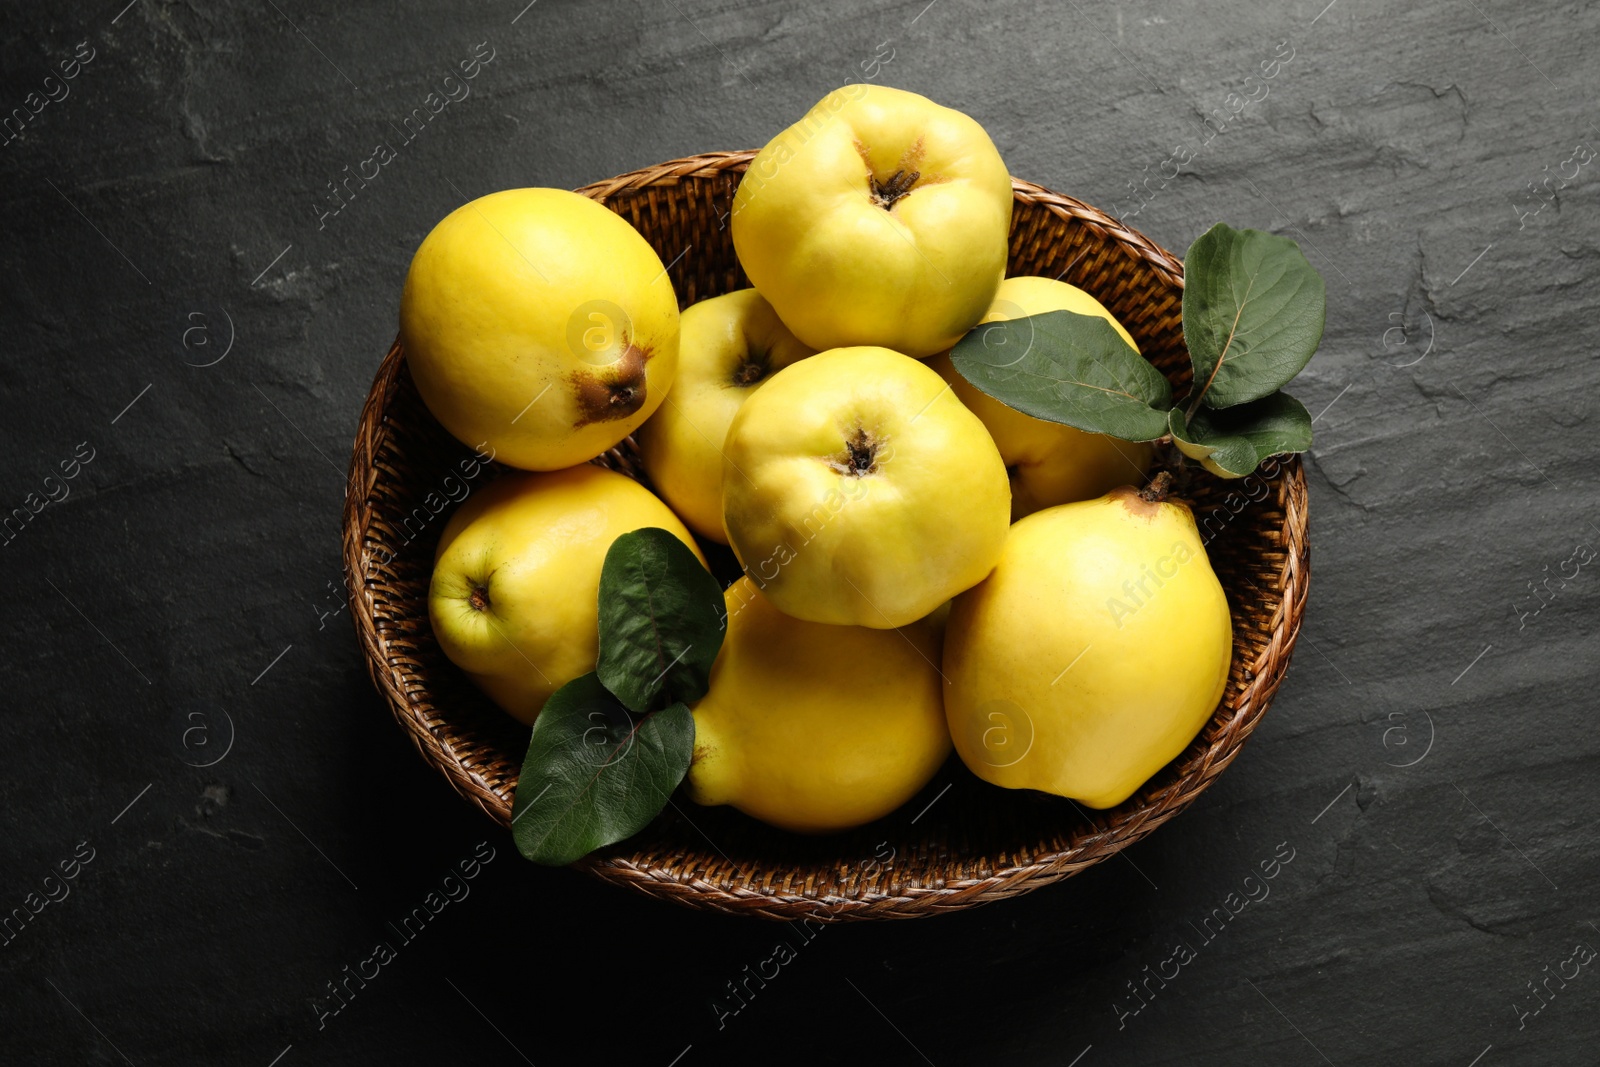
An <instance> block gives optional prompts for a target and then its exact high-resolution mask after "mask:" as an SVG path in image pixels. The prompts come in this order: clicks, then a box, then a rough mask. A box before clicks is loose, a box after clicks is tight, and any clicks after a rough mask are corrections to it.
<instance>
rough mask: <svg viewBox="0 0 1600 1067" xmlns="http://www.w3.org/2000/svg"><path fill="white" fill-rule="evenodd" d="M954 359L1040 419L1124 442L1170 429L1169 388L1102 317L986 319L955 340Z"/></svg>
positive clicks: (981, 385)
mask: <svg viewBox="0 0 1600 1067" xmlns="http://www.w3.org/2000/svg"><path fill="white" fill-rule="evenodd" d="M950 362H951V364H953V365H954V366H955V368H956V371H957V372H958V373H959V374H960V375H961V376H962V377H963V378H965V379H966V380H967V381H969V382H971V383H972V384H973V386H974V387H975V388H976V389H978V390H979V391H980V392H984V393H987V394H989V395H990V396H992V397H994V398H995V399H996V400H998V401H1000V402H1001V403H1002V404H1006V405H1007V406H1009V407H1013V408H1016V409H1017V410H1018V411H1020V412H1022V413H1024V414H1026V415H1032V416H1033V417H1034V418H1036V419H1044V420H1046V421H1048V422H1060V423H1065V424H1066V425H1068V426H1072V427H1075V428H1077V429H1079V430H1084V431H1087V432H1089V433H1104V434H1110V435H1111V436H1113V437H1120V438H1122V439H1123V440H1125V441H1154V440H1155V439H1156V438H1158V437H1160V436H1162V435H1163V434H1165V433H1166V432H1167V408H1169V407H1171V406H1172V387H1171V386H1169V385H1168V384H1167V379H1166V378H1165V377H1163V376H1162V374H1161V372H1160V371H1158V370H1156V369H1155V368H1154V367H1152V366H1151V365H1150V363H1149V362H1148V361H1147V360H1146V359H1145V358H1144V357H1143V356H1141V355H1139V353H1138V352H1136V351H1134V349H1133V348H1132V346H1130V345H1129V344H1128V342H1126V341H1124V340H1123V339H1122V336H1121V335H1120V334H1118V333H1117V331H1116V330H1115V329H1114V328H1113V327H1112V325H1111V324H1110V323H1109V322H1107V321H1106V320H1105V319H1103V318H1101V317H1100V316H1098V315H1079V314H1077V313H1076V312H1072V311H1047V312H1045V313H1044V314H1042V315H1028V316H1026V317H1024V318H1020V319H1010V320H1008V321H1003V322H990V323H984V324H982V325H980V326H976V327H974V328H973V329H972V331H971V332H970V333H968V334H967V335H966V336H965V337H963V338H962V339H961V340H960V341H958V342H956V346H955V347H954V348H952V349H951V350H950Z"/></svg>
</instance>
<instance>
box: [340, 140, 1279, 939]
mask: <svg viewBox="0 0 1600 1067" xmlns="http://www.w3.org/2000/svg"><path fill="white" fill-rule="evenodd" d="M754 155H755V152H754V151H753V150H743V151H722V152H707V153H702V154H699V155H694V156H688V157H685V158H682V159H675V160H669V161H667V162H664V163H660V164H657V165H654V166H650V167H643V168H640V169H638V170H635V171H630V172H628V173H626V174H621V175H617V176H616V177H613V178H608V179H605V180H604V181H600V182H595V183H592V184H590V185H586V186H583V187H582V188H580V189H578V190H576V191H577V192H579V193H582V194H584V195H586V196H589V197H591V198H593V199H596V200H598V201H600V202H602V203H604V202H607V201H608V200H610V199H612V198H614V197H624V196H628V195H632V194H636V193H639V192H640V191H648V190H651V189H653V188H656V187H663V186H672V185H676V184H678V183H682V182H685V181H693V180H697V179H706V178H718V177H721V176H724V175H726V174H728V173H730V172H731V173H733V174H737V173H739V172H742V170H743V169H744V168H745V167H746V166H747V165H748V163H749V161H750V159H751V158H752V157H753V156H754ZM1012 189H1013V195H1014V197H1015V199H1016V200H1017V201H1018V202H1032V203H1035V204H1039V205H1042V206H1043V207H1045V208H1046V209H1047V210H1049V211H1051V212H1053V213H1055V214H1057V215H1060V216H1063V217H1066V218H1069V219H1071V220H1073V221H1074V222H1075V223H1076V224H1080V225H1083V226H1085V227H1088V228H1089V230H1090V231H1091V232H1092V233H1094V234H1095V235H1096V236H1097V237H1099V238H1100V239H1101V240H1103V241H1106V242H1110V243H1113V244H1115V245H1120V246H1121V247H1122V248H1123V249H1125V250H1127V251H1128V252H1129V254H1131V255H1132V256H1134V257H1137V259H1138V260H1139V261H1140V262H1141V263H1142V264H1143V265H1144V266H1146V267H1148V268H1149V269H1150V270H1152V271H1154V272H1155V273H1156V275H1157V276H1158V277H1159V278H1160V280H1161V281H1162V282H1163V283H1164V284H1166V285H1168V286H1172V287H1174V288H1178V289H1181V287H1182V285H1183V265H1182V262H1181V261H1180V260H1179V259H1177V258H1176V257H1174V256H1173V255H1172V253H1171V252H1169V251H1167V250H1166V249H1164V248H1162V247H1161V246H1160V245H1157V244H1156V243H1154V242H1153V241H1151V240H1150V239H1149V238H1147V237H1145V236H1144V235H1143V234H1142V233H1139V232H1138V231H1137V230H1134V229H1131V228H1129V227H1126V226H1123V225H1122V224H1121V223H1120V222H1118V221H1117V220H1116V219H1114V218H1112V217H1110V216H1108V215H1106V214H1105V213H1104V212H1102V211H1100V210H1099V209H1097V208H1095V207H1093V206H1092V205H1089V204H1086V203H1084V202H1082V201H1080V200H1077V199H1076V198H1074V197H1071V196H1067V195H1065V194H1061V193H1057V192H1054V191H1052V190H1050V189H1047V188H1045V187H1043V186H1040V185H1037V184H1035V183H1033V182H1029V181H1025V180H1023V179H1019V178H1012ZM1063 273H1065V271H1063ZM403 372H404V365H403V353H402V351H401V346H400V342H399V339H398V338H397V339H396V340H395V342H394V343H393V345H392V346H391V347H390V350H389V353H388V355H387V356H386V357H385V359H384V361H383V363H382V365H381V366H380V367H379V370H378V372H377V374H376V376H375V378H374V382H373V387H372V389H371V391H370V392H369V394H368V396H367V399H366V402H365V404H364V405H363V408H362V412H361V419H360V423H359V428H358V431H357V434H356V440H355V444H354V448H353V450H352V456H351V466H350V479H349V482H348V489H347V494H346V499H345V506H344V513H343V523H342V527H343V555H344V563H345V569H346V580H347V584H348V587H349V589H350V591H351V592H352V602H353V603H354V604H355V605H356V610H353V611H352V612H351V615H352V619H353V621H354V623H355V627H356V632H357V637H358V641H359V643H360V645H361V649H362V653H363V658H364V660H365V662H366V664H367V667H368V671H369V674H370V675H371V677H372V679H373V682H374V685H375V686H376V687H377V688H378V690H379V692H380V693H382V694H383V695H384V697H385V700H386V703H387V704H388V706H389V708H390V711H391V713H392V714H393V715H394V716H395V718H396V719H397V721H398V722H399V723H400V725H401V726H402V728H403V729H404V730H405V732H406V734H407V736H408V737H410V739H411V740H412V742H413V743H414V744H415V745H416V746H417V748H418V749H419V751H420V752H421V754H422V755H423V757H424V759H425V760H427V762H429V763H430V764H432V765H433V766H434V767H436V768H437V769H439V770H440V771H441V772H442V773H444V775H445V776H446V778H447V780H448V781H449V782H450V784H451V786H452V787H453V788H455V789H456V791H457V792H459V793H461V794H462V796H464V797H465V798H466V799H468V800H469V801H471V802H472V803H473V804H474V805H475V806H477V807H478V808H479V809H480V810H481V811H483V812H484V813H485V814H486V815H487V816H488V817H490V818H491V819H493V820H495V821H496V822H497V823H499V824H500V825H501V826H509V823H510V811H511V790H510V789H509V788H507V787H502V788H496V786H495V785H494V783H493V782H491V781H490V780H489V778H487V777H485V774H484V773H483V767H482V766H481V764H480V763H478V762H477V761H475V760H474V759H473V758H471V756H470V755H463V754H462V753H461V752H459V751H457V750H456V748H455V747H454V746H453V745H452V743H451V741H450V739H448V738H445V737H442V736H440V732H439V731H437V730H436V729H435V728H434V727H432V726H430V724H429V723H428V722H427V721H425V719H424V718H423V716H422V714H421V713H420V712H419V709H418V706H417V703H416V699H415V698H416V692H415V689H414V686H413V684H412V682H411V680H410V679H409V678H407V677H406V676H404V674H403V672H401V671H399V670H398V669H397V668H396V667H395V666H394V665H393V663H392V662H391V657H390V652H389V645H388V641H387V638H386V636H385V634H384V632H383V630H382V629H381V628H380V627H379V626H378V625H377V621H376V616H375V596H376V584H377V583H375V582H373V581H372V580H370V579H369V575H371V574H372V573H373V571H374V569H375V566H377V565H376V564H375V555H374V553H373V551H372V546H373V543H374V542H373V541H372V539H371V538H370V537H369V529H370V523H371V520H372V516H373V508H372V507H371V506H370V502H371V501H372V499H373V493H374V489H375V487H376V486H377V485H378V484H379V482H380V479H381V478H384V477H388V476H390V475H389V472H386V471H384V470H382V469H380V467H379V465H378V464H377V463H376V462H375V460H376V459H377V457H378V454H379V452H380V450H381V448H382V447H383V445H384V443H385V435H387V434H388V432H389V428H388V424H387V413H388V411H389V409H390V406H391V404H392V403H393V401H394V398H395V395H396V392H397V390H398V389H399V387H400V383H401V376H402V374H403ZM1279 471H1280V481H1279V489H1278V492H1279V495H1280V497H1281V500H1282V503H1283V507H1284V517H1285V521H1284V529H1283V536H1284V552H1283V556H1284V559H1283V564H1282V567H1281V568H1279V571H1278V573H1277V576H1276V577H1277V579H1278V584H1277V587H1278V588H1281V589H1282V597H1281V603H1280V604H1279V606H1278V610H1277V611H1276V613H1275V615H1274V616H1273V618H1272V620H1271V636H1270V638H1269V639H1268V640H1267V642H1266V644H1265V646H1264V647H1263V650H1262V652H1261V654H1260V655H1259V656H1257V657H1256V660H1255V661H1254V662H1252V663H1250V664H1248V665H1247V666H1246V667H1245V668H1244V671H1245V675H1246V677H1247V678H1248V679H1249V681H1248V683H1247V685H1246V686H1245V688H1244V690H1243V692H1242V693H1241V695H1240V698H1239V700H1237V701H1236V702H1235V703H1236V706H1235V707H1233V708H1232V709H1230V708H1229V707H1228V701H1227V698H1226V696H1225V697H1224V699H1223V701H1222V702H1221V703H1219V705H1218V707H1217V709H1216V710H1215V711H1214V713H1213V718H1212V720H1211V722H1212V723H1213V724H1220V729H1221V731H1222V733H1221V736H1220V743H1213V744H1212V745H1211V746H1209V747H1208V748H1207V749H1206V750H1205V754H1206V757H1207V758H1205V759H1204V760H1203V761H1202V765H1201V766H1200V767H1199V768H1198V774H1197V775H1194V774H1185V775H1181V776H1179V777H1177V778H1175V779H1173V780H1172V781H1171V782H1169V783H1168V784H1167V785H1166V786H1164V787H1163V788H1162V789H1160V790H1159V791H1157V792H1155V793H1154V794H1150V795H1148V796H1146V795H1145V794H1144V793H1143V791H1141V792H1140V793H1136V794H1135V797H1134V798H1133V799H1135V800H1139V799H1141V798H1142V799H1143V801H1144V802H1143V803H1142V804H1141V805H1140V806H1138V807H1136V808H1133V809H1131V810H1125V806H1124V807H1118V808H1113V809H1109V810H1107V811H1105V812H1096V813H1092V815H1091V818H1090V822H1091V825H1092V826H1093V827H1094V832H1092V833H1088V834H1084V835H1078V836H1076V837H1074V838H1073V841H1074V844H1073V847H1071V848H1066V849H1061V850H1058V851H1053V852H1046V853H1041V854H1037V855H1034V856H1033V857H1032V858H1031V859H1030V860H1029V861H1028V862H1023V863H1014V864H1011V865H1008V866H1004V867H1001V868H999V869H995V870H993V871H992V872H991V873H989V874H987V875H985V876H982V877H969V878H957V879H951V880H947V881H946V880H941V881H940V882H939V883H938V884H937V885H925V886H914V887H909V886H903V887H901V890H900V891H899V892H887V891H886V892H877V893H868V894H862V895H860V896H857V897H849V896H837V895H826V894H816V893H815V892H814V891H807V890H801V891H799V892H793V891H778V890H768V889H765V888H763V889H760V890H757V889H752V888H750V887H749V886H748V884H746V885H744V886H736V887H728V886H723V885H717V884H712V883H710V882H706V881H704V880H702V879H698V878H693V877H686V876H685V872H684V871H682V870H680V869H671V868H667V867H662V866H660V865H658V864H652V863H641V862H637V861H636V860H634V859H632V858H629V857H628V856H626V855H616V854H610V853H606V852H602V853H597V854H595V855H591V856H589V857H586V858H585V859H583V860H580V861H578V862H577V863H575V864H574V865H573V866H574V867H575V868H577V869H580V870H583V871H585V872H587V873H589V874H591V875H593V876H595V877H597V878H599V879H601V880H603V881H607V882H612V883H615V884H621V885H627V886H629V887H631V888H633V889H635V890H639V891H642V892H645V893H646V894H648V895H651V896H657V897H662V898H666V899H670V900H674V901H676V902H678V903H681V904H687V905H691V906H698V907H709V908H714V909H717V910H722V911H729V912H735V913H739V914H748V915H757V916H761V917H764V918H771V919H785V920H787V919H794V918H797V917H801V916H806V917H812V918H818V919H821V920H822V921H835V920H840V919H857V918H902V917H912V916H916V915H926V914H938V913H941V912H945V911H952V910H957V909H960V908H965V907H969V906H972V905H975V904H980V903H984V902H987V901H990V900H995V899H1001V898H1003V897H1007V896H1012V895H1015V894H1016V893H1019V892H1024V891H1027V890H1031V889H1033V888H1036V887H1038V886H1041V885H1045V884H1048V883H1050V882H1054V881H1057V880H1059V879H1061V878H1064V877H1067V876H1069V875H1071V874H1075V873H1077V872H1078V871H1080V870H1082V869H1084V868H1085V867H1087V866H1089V865H1091V864H1093V863H1096V862H1099V861H1101V860H1104V859H1106V858H1109V857H1110V856H1112V855H1115V854H1116V853H1117V852H1119V851H1121V850H1122V849H1123V848H1125V847H1127V846H1128V845H1130V844H1132V843H1134V842H1135V841H1138V840H1140V839H1142V838H1143V837H1144V836H1145V835H1147V834H1149V833H1150V832H1152V831H1153V830H1154V829H1156V828H1157V827H1158V826H1161V825H1162V824H1164V823H1165V822H1167V821H1168V820H1170V819H1171V818H1173V817H1174V816H1175V815H1177V814H1178V813H1179V812H1181V811H1183V810H1184V809H1186V808H1187V807H1188V806H1189V804H1191V803H1192V802H1193V801H1194V800H1195V799H1196V798H1197V797H1198V795H1199V793H1201V792H1203V791H1204V789H1205V788H1206V787H1207V786H1209V784H1210V783H1211V781H1213V780H1214V779H1215V777H1216V776H1217V775H1218V774H1220V773H1221V772H1222V771H1223V770H1224V769H1226V767H1227V766H1228V765H1229V764H1230V763H1231V762H1232V761H1233V759H1234V758H1235V757H1236V756H1237V754H1238V751H1239V748H1240V746H1241V745H1242V743H1243V741H1244V739H1245V738H1246V737H1248V736H1249V734H1250V733H1251V732H1252V731H1253V730H1254V728H1255V726H1256V724H1257V723H1258V722H1259V720H1260V718H1261V715H1262V714H1263V713H1264V712H1265V710H1266V708H1267V706H1268V704H1269V703H1270V701H1271V699H1272V697H1273V695H1274V694H1275V692H1276V690H1277V688H1278V686H1279V684H1281V681H1282V678H1283V674H1284V671H1285V670H1286V669H1287V666H1288V662H1289V659H1290V656H1291V655H1292V652H1293V650H1294V647H1295V644H1296V641H1297V639H1298V635H1299V629H1300V625H1301V620H1302V619H1303V616H1304V610H1305V601H1306V596H1307V593H1308V591H1309V573H1310V567H1309V563H1310V556H1309V540H1308V523H1307V511H1306V503H1307V500H1306V484H1305V476H1304V471H1303V469H1302V467H1301V464H1300V461H1299V457H1298V456H1292V457H1289V458H1288V459H1287V460H1284V461H1281V462H1280V465H1279ZM1238 652H1239V645H1238V642H1237V638H1236V645H1235V656H1236V658H1237V656H1238ZM1180 759H1182V757H1180ZM517 762H518V763H519V764H520V758H518V760H517ZM1175 762H1176V761H1175ZM623 844H624V845H626V842H624V843H623ZM747 881H748V880H747ZM768 881H769V882H770V880H768ZM819 908H822V909H825V910H824V911H823V913H821V914H817V913H816V910H817V909H819Z"/></svg>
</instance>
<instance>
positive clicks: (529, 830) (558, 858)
mask: <svg viewBox="0 0 1600 1067" xmlns="http://www.w3.org/2000/svg"><path fill="white" fill-rule="evenodd" d="M693 755H694V716H693V715H692V714H690V712H689V709H688V708H687V707H685V706H684V705H682V704H674V705H672V706H671V707H668V708H665V709H663V710H661V711H658V712H656V713H655V714H653V715H649V716H645V717H642V718H641V717H638V716H634V715H630V714H629V713H628V709H627V708H625V707H623V706H622V704H621V703H620V702H619V701H618V700H617V698H616V697H614V696H612V695H611V694H610V693H609V692H607V691H606V689H605V687H604V686H602V685H601V684H600V679H599V678H598V677H596V676H595V675H594V674H586V675H584V676H583V677H581V678H575V679H573V680H572V681H570V682H568V683H567V684H566V685H564V686H562V687H561V688H560V689H558V690H556V692H555V694H554V695H553V696H551V697H550V699H549V700H548V701H547V702H546V703H545V706H544V710H542V711H540V712H539V717H538V718H537V719H536V720H534V724H533V736H532V737H531V738H530V739H529V741H528V754H527V756H526V758H524V759H523V761H522V776H521V777H520V778H519V779H518V780H517V795H516V799H515V800H514V802H513V803H512V805H511V836H512V837H513V838H514V839H515V840H516V843H517V849H518V850H519V851H520V852H521V853H522V854H523V855H524V856H526V857H527V858H528V859H530V860H533V861H534V862H535V863H547V864H551V865H556V866H559V865H562V864H567V863H571V862H573V861H574V860H577V859H581V858H583V857H584V856H587V855H588V854H589V853H591V852H593V851H594V850H595V849H597V848H600V847H601V846H603V845H609V844H612V843H613V842H616V841H621V840H623V839H624V838H628V837H631V836H633V835H634V834H636V833H638V832H639V831H640V830H642V829H643V828H644V827H645V826H646V825H648V824H649V822H650V820H651V819H654V818H655V817H656V816H657V815H658V814H659V813H660V812H661V809H662V808H664V807H665V806H666V804H667V800H668V798H670V797H671V796H672V791H673V790H674V789H676V788H677V787H678V783H679V782H681V781H683V776H684V774H685V773H687V772H688V770H689V761H690V759H691V758H692V757H693Z"/></svg>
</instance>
